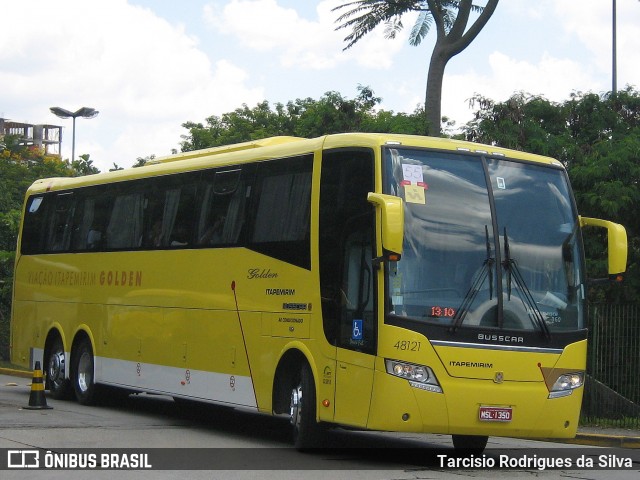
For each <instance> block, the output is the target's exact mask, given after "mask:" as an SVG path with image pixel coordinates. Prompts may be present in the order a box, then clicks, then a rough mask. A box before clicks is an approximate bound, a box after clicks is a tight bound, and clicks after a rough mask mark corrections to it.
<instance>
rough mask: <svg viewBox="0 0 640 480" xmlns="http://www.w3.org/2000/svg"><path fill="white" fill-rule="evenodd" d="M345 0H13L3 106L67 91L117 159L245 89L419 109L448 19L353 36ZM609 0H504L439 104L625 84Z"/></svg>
mask: <svg viewBox="0 0 640 480" xmlns="http://www.w3.org/2000/svg"><path fill="white" fill-rule="evenodd" d="M343 3H346V0H317V1H314V0H181V1H175V0H56V1H51V0H21V1H20V2H15V1H10V0H1V1H0V12H1V18H2V27H1V28H0V118H5V119H10V120H12V121H16V122H25V123H33V124H50V125H61V126H62V127H63V133H62V135H63V138H62V150H61V154H62V156H63V158H71V137H72V122H71V120H70V119H67V120H63V119H60V118H58V117H56V116H55V115H53V114H52V113H51V112H50V111H49V108H50V107H53V106H58V107H62V108H65V109H67V110H71V111H75V110H77V109H79V108H80V107H85V106H86V107H92V108H95V109H96V110H98V111H99V112H100V113H99V115H98V116H97V117H95V118H93V119H82V118H80V119H78V120H77V123H76V157H77V156H78V155H81V154H89V155H90V158H91V159H92V160H93V162H94V164H95V165H96V166H97V167H98V168H100V169H101V170H103V171H105V170H108V169H109V168H112V167H113V165H114V164H117V165H118V166H120V167H130V166H131V165H132V164H134V163H135V161H136V159H137V158H139V157H148V156H150V155H155V156H164V155H169V154H171V151H172V149H177V150H178V151H179V150H180V142H181V140H182V138H181V136H182V135H185V134H187V133H188V131H187V130H186V129H185V128H184V127H182V124H184V123H185V122H189V121H191V122H202V123H204V122H205V119H206V118H207V117H209V116H211V115H217V116H220V115H221V114H223V113H225V112H230V111H233V110H235V109H236V108H239V107H241V106H242V105H243V104H246V105H247V106H249V107H250V108H252V107H254V106H255V105H256V104H257V103H259V102H262V101H264V100H266V101H268V102H269V103H270V104H271V105H275V104H276V103H285V104H286V103H287V102H288V101H290V100H295V99H297V98H313V99H316V100H317V99H319V98H320V97H321V96H322V95H323V94H324V93H326V92H329V91H336V92H339V93H340V94H341V95H343V96H344V97H346V98H350V99H352V98H355V97H356V96H357V94H358V90H357V88H358V86H359V85H363V86H368V87H370V88H371V89H372V90H373V91H374V93H375V95H376V96H378V97H381V98H382V103H381V104H380V105H379V106H378V108H382V109H385V110H392V111H394V112H407V113H409V112H413V111H414V110H415V108H416V107H417V106H418V105H419V104H422V103H424V92H425V88H426V78H427V69H428V64H429V58H430V56H431V51H432V48H433V44H434V42H435V32H431V33H430V35H429V36H428V37H427V38H426V39H425V41H424V42H423V43H422V44H421V45H419V46H417V47H413V46H411V45H409V43H408V41H407V36H408V33H409V31H410V29H411V27H412V26H413V22H414V19H413V18H409V17H407V18H406V19H404V20H403V23H404V25H405V29H404V30H403V32H401V34H400V35H398V37H397V38H396V39H394V40H388V39H385V38H384V32H383V29H382V28H381V29H378V30H376V31H374V32H372V33H370V34H369V35H368V36H366V37H365V38H363V39H362V40H361V41H360V42H359V43H358V44H357V45H356V46H354V47H353V48H351V49H349V50H347V51H344V50H343V48H344V47H345V45H346V44H345V43H344V41H343V38H344V37H345V36H346V34H347V33H348V32H347V31H346V30H339V31H336V30H335V28H336V26H337V24H336V19H337V17H338V14H337V13H336V12H333V11H332V8H333V7H335V6H337V5H340V4H343ZM478 3H480V4H482V5H484V4H486V1H485V0H478ZM611 13H612V0H581V1H578V0H537V1H535V2H532V1H530V0H502V1H501V2H500V3H499V4H498V7H497V9H496V11H495V13H494V15H493V17H492V18H491V19H490V20H489V23H488V24H487V25H486V26H485V28H484V30H483V31H482V32H481V33H480V35H479V36H478V38H477V39H476V40H475V41H474V42H473V43H472V44H471V45H470V46H469V47H468V48H467V49H466V50H464V51H463V52H462V53H460V54H459V55H457V56H456V57H454V58H453V59H452V60H451V61H450V62H449V64H448V65H447V68H446V71H445V77H444V88H443V100H442V114H443V115H446V116H447V117H449V118H451V119H453V120H455V122H456V125H457V126H461V125H464V124H465V123H466V122H467V121H469V120H470V119H471V118H472V116H473V110H472V109H471V108H470V106H469V99H470V98H472V97H473V96H474V95H475V94H479V95H482V96H484V97H487V98H490V99H492V100H495V101H504V100H506V99H507V98H509V97H510V96H511V95H513V94H514V93H517V92H524V93H527V94H531V95H541V96H544V97H545V98H547V99H549V100H551V101H556V102H562V101H564V100H567V99H569V98H570V95H571V94H572V93H575V92H594V93H598V94H602V93H605V92H608V91H611V89H612V80H611V58H612V47H611V45H612V33H611V30H612V28H611V17H612V15H611ZM617 19H618V21H617V32H618V34H617V43H618V55H617V59H618V61H617V63H618V69H617V78H618V82H617V85H618V88H619V89H623V88H625V87H626V86H632V87H634V88H636V89H638V88H640V35H638V33H637V32H638V25H640V2H638V1H637V0H617Z"/></svg>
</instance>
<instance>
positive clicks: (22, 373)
mask: <svg viewBox="0 0 640 480" xmlns="http://www.w3.org/2000/svg"><path fill="white" fill-rule="evenodd" d="M0 375H11V376H13V377H22V378H32V377H33V372H27V371H26V370H15V369H13V368H2V367H0Z"/></svg>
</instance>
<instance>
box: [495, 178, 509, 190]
mask: <svg viewBox="0 0 640 480" xmlns="http://www.w3.org/2000/svg"><path fill="white" fill-rule="evenodd" d="M496 180H497V182H498V188H499V189H500V190H506V188H507V184H506V183H505V182H504V177H496Z"/></svg>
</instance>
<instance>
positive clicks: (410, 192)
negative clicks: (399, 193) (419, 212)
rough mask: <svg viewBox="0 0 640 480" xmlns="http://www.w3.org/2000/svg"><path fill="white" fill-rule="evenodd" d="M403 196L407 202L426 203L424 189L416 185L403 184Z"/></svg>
mask: <svg viewBox="0 0 640 480" xmlns="http://www.w3.org/2000/svg"><path fill="white" fill-rule="evenodd" d="M404 198H405V200H406V201H407V203H419V204H420V205H426V203H427V196H426V195H425V189H424V187H420V186H418V185H405V186H404Z"/></svg>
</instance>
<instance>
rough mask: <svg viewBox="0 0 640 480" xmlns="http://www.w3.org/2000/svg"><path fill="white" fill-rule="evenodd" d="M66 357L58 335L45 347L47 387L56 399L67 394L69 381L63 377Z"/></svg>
mask: <svg viewBox="0 0 640 480" xmlns="http://www.w3.org/2000/svg"><path fill="white" fill-rule="evenodd" d="M65 364H66V358H65V354H64V347H63V346H62V340H61V339H60V337H57V336H56V337H55V338H54V339H53V340H52V341H51V343H50V345H49V346H48V347H47V353H46V358H45V368H46V373H47V380H46V382H47V388H48V389H49V393H50V394H51V396H52V397H53V398H55V399H57V400H62V399H66V398H68V396H69V382H68V381H67V379H66V378H65V374H66V365H65Z"/></svg>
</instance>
